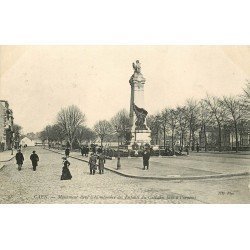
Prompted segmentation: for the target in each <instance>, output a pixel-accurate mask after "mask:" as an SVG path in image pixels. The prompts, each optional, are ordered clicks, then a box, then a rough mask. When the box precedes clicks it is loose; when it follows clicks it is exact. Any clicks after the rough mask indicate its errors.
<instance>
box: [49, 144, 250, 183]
mask: <svg viewBox="0 0 250 250" xmlns="http://www.w3.org/2000/svg"><path fill="white" fill-rule="evenodd" d="M44 149H45V150H48V151H51V152H54V153H57V154H60V155H64V154H63V153H60V152H56V151H54V150H51V149H46V148H44ZM69 157H70V158H73V159H76V160H79V161H83V162H86V163H88V161H86V160H83V159H79V158H77V157H74V156H69ZM104 169H106V170H108V171H110V172H113V173H115V174H118V175H120V176H123V177H127V178H131V179H143V180H159V181H176V180H205V179H220V178H229V177H237V176H249V175H250V172H242V173H231V174H217V175H204V176H180V177H157V176H138V175H129V174H124V173H121V172H118V171H117V170H115V169H111V168H108V167H106V166H105V167H104Z"/></svg>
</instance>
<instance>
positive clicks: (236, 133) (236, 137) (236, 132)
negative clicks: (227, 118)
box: [234, 121, 239, 153]
mask: <svg viewBox="0 0 250 250" xmlns="http://www.w3.org/2000/svg"><path fill="white" fill-rule="evenodd" d="M234 129H235V140H236V153H238V151H239V144H238V126H237V122H236V121H234Z"/></svg>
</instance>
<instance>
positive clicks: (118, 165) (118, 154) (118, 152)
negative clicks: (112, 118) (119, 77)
mask: <svg viewBox="0 0 250 250" xmlns="http://www.w3.org/2000/svg"><path fill="white" fill-rule="evenodd" d="M115 129H116V132H117V166H116V169H117V170H119V169H121V158H120V151H119V128H118V126H115Z"/></svg>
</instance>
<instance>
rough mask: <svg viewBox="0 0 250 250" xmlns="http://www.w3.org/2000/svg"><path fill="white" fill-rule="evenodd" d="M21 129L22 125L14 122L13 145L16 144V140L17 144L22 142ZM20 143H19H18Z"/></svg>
mask: <svg viewBox="0 0 250 250" xmlns="http://www.w3.org/2000/svg"><path fill="white" fill-rule="evenodd" d="M21 131H22V127H21V126H20V125H18V124H14V125H13V145H12V147H13V146H14V142H15V143H16V146H18V145H19V143H20V139H21V138H20V137H21ZM17 144H18V145H17Z"/></svg>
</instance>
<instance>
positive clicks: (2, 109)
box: [0, 100, 14, 151]
mask: <svg viewBox="0 0 250 250" xmlns="http://www.w3.org/2000/svg"><path fill="white" fill-rule="evenodd" d="M13 120H14V118H13V112H12V110H11V109H10V108H9V103H8V102H7V101H5V100H0V150H1V151H3V150H7V149H11V148H12V146H13V145H12V144H13Z"/></svg>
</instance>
